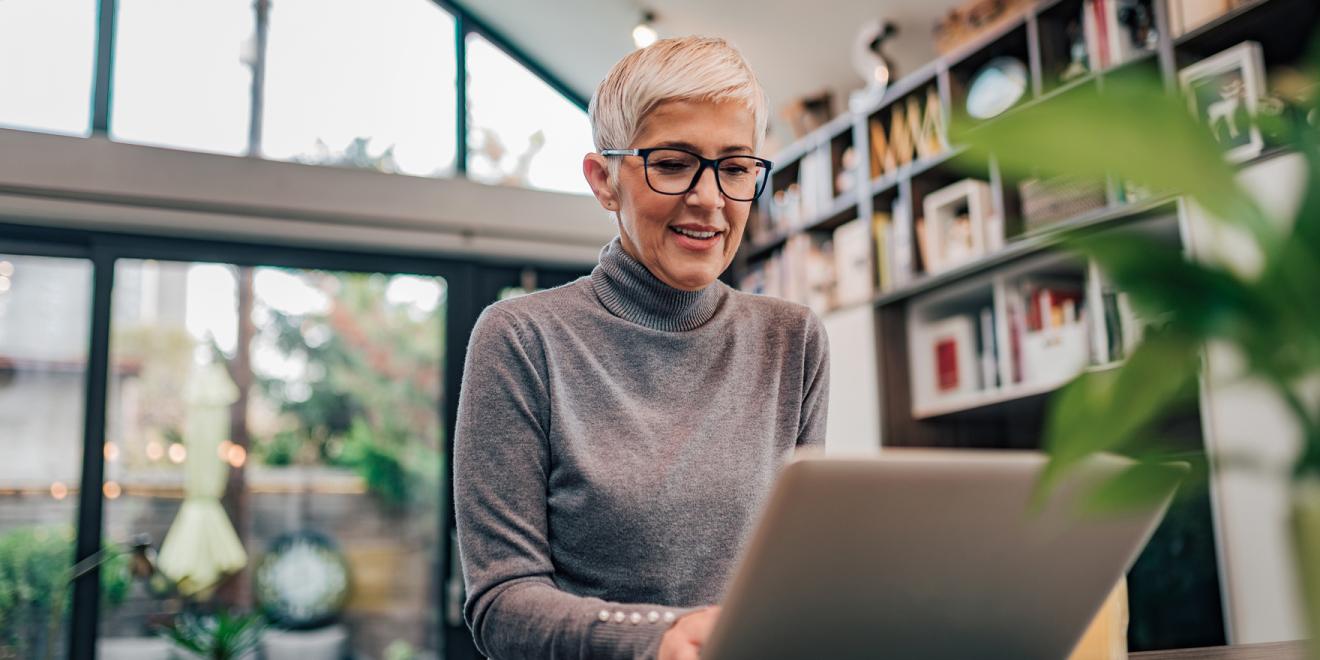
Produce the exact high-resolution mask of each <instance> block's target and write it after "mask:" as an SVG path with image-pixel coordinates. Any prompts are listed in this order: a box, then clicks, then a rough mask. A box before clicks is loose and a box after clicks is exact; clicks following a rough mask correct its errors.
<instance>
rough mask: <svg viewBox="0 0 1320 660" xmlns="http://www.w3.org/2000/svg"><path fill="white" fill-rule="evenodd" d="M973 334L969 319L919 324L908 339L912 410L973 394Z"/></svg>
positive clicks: (976, 369) (975, 378) (975, 381)
mask: <svg viewBox="0 0 1320 660" xmlns="http://www.w3.org/2000/svg"><path fill="white" fill-rule="evenodd" d="M976 333H977V330H976V324H975V323H974V322H973V321H972V317H971V316H970V315H967V314H958V315H956V316H950V317H948V318H943V319H939V320H936V321H930V322H928V323H925V324H922V325H920V326H918V328H917V330H916V332H915V333H913V334H912V335H910V336H912V341H911V343H910V346H911V349H910V350H911V364H912V370H913V379H912V380H913V385H914V388H915V392H914V394H915V396H914V397H913V405H914V407H916V408H922V407H925V406H927V405H930V404H933V403H936V402H939V401H943V400H949V399H957V398H961V397H964V396H967V395H973V394H975V393H976V391H977V390H978V389H979V386H980V383H979V381H980V378H979V372H980V367H979V366H978V363H977V360H976Z"/></svg>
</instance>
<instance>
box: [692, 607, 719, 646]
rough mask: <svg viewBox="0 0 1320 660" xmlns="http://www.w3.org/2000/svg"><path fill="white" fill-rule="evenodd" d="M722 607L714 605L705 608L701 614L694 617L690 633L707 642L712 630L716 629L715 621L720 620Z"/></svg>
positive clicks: (702, 641) (703, 642)
mask: <svg viewBox="0 0 1320 660" xmlns="http://www.w3.org/2000/svg"><path fill="white" fill-rule="evenodd" d="M719 618H720V608H718V607H712V608H709V609H706V610H703V611H702V613H701V616H695V617H692V628H691V631H690V634H691V635H692V637H693V638H695V639H697V640H698V641H699V642H700V643H702V644H705V643H706V639H707V638H708V637H710V633H711V631H713V630H714V629H715V623H716V622H718V621H719Z"/></svg>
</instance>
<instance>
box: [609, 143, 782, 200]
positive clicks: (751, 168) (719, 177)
mask: <svg viewBox="0 0 1320 660" xmlns="http://www.w3.org/2000/svg"><path fill="white" fill-rule="evenodd" d="M600 153H601V155H602V156H641V157H642V166H643V169H645V170H646V185H648V186H650V187H651V190H654V191H656V192H658V193H660V194H661V195H686V194H687V193H688V191H690V190H692V188H693V186H696V185H697V181H699V180H700V179H701V175H702V173H703V172H705V171H706V168H708V167H709V168H711V169H712V170H714V171H715V185H716V187H718V188H719V189H720V194H722V195H724V196H725V197H728V198H729V199H731V200H733V201H735V202H750V201H752V200H754V199H756V198H757V196H759V195H760V194H761V191H762V190H764V189H765V182H766V181H767V180H769V178H770V167H771V166H772V163H771V162H770V161H768V160H766V159H764V158H757V157H756V156H724V157H723V158H704V157H702V156H701V155H700V154H694V153H692V152H691V151H688V150H686V149H677V148H674V147H653V148H650V149H603V150H601V152H600Z"/></svg>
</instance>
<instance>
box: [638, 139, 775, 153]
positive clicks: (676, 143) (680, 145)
mask: <svg viewBox="0 0 1320 660" xmlns="http://www.w3.org/2000/svg"><path fill="white" fill-rule="evenodd" d="M655 146H657V147H674V148H675V149H687V150H688V151H692V152H695V153H701V149H700V148H698V147H697V145H695V144H692V143H691V142H683V141H682V140H669V141H666V142H660V143H658V144H656V145H655ZM751 151H752V148H751V147H748V146H744V145H741V144H735V145H729V146H727V147H724V148H723V149H721V150H720V153H721V154H731V153H737V152H747V153H751Z"/></svg>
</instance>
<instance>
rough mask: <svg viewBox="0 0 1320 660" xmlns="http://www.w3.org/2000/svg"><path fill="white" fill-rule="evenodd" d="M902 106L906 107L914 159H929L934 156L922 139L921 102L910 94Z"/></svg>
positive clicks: (914, 95)
mask: <svg viewBox="0 0 1320 660" xmlns="http://www.w3.org/2000/svg"><path fill="white" fill-rule="evenodd" d="M904 105H905V106H906V107H907V110H906V115H907V131H908V135H909V136H911V138H912V149H913V151H915V152H916V157H917V158H929V157H930V156H934V155H935V154H934V153H933V152H932V151H931V150H930V145H929V144H927V143H926V141H925V140H924V139H922V137H923V135H922V130H921V128H922V112H921V100H920V99H918V98H917V95H916V94H912V95H910V96H908V97H907V99H906V100H905V102H904Z"/></svg>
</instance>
